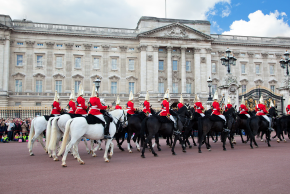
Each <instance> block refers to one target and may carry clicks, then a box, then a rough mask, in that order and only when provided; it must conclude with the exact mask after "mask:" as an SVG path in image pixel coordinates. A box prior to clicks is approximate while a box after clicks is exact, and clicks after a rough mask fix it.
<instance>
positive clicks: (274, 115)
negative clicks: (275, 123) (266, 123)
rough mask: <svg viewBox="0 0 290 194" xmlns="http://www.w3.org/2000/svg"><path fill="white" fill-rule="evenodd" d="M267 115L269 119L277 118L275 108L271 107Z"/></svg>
mask: <svg viewBox="0 0 290 194" xmlns="http://www.w3.org/2000/svg"><path fill="white" fill-rule="evenodd" d="M269 115H270V117H277V116H278V113H277V111H276V108H275V107H271V108H270V109H269Z"/></svg>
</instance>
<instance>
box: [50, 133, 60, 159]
mask: <svg viewBox="0 0 290 194" xmlns="http://www.w3.org/2000/svg"><path fill="white" fill-rule="evenodd" d="M61 135H62V134H61V133H60V134H59V135H58V136H57V139H56V146H55V150H52V157H53V160H54V161H59V159H58V157H57V155H56V151H57V146H58V145H59V141H60V139H61Z"/></svg>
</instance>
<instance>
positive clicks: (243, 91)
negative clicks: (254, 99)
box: [242, 85, 247, 94]
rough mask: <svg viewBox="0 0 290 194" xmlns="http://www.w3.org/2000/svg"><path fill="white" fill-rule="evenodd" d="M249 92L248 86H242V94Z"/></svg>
mask: <svg viewBox="0 0 290 194" xmlns="http://www.w3.org/2000/svg"><path fill="white" fill-rule="evenodd" d="M246 91H247V86H246V85H242V94H244V93H246Z"/></svg>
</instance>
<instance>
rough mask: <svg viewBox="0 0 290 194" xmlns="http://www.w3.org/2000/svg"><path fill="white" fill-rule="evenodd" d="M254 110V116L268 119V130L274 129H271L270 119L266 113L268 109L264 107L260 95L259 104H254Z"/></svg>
mask: <svg viewBox="0 0 290 194" xmlns="http://www.w3.org/2000/svg"><path fill="white" fill-rule="evenodd" d="M255 110H256V112H257V113H256V116H262V117H263V118H264V119H265V120H266V121H268V123H269V128H268V130H269V131H274V129H272V127H271V119H270V118H269V117H268V116H267V115H266V114H268V111H267V109H266V106H265V105H264V100H263V96H261V98H260V101H259V104H257V105H256V107H255Z"/></svg>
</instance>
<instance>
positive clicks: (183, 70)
mask: <svg viewBox="0 0 290 194" xmlns="http://www.w3.org/2000/svg"><path fill="white" fill-rule="evenodd" d="M186 49H187V47H181V93H186V61H185V51H186Z"/></svg>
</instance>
